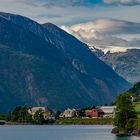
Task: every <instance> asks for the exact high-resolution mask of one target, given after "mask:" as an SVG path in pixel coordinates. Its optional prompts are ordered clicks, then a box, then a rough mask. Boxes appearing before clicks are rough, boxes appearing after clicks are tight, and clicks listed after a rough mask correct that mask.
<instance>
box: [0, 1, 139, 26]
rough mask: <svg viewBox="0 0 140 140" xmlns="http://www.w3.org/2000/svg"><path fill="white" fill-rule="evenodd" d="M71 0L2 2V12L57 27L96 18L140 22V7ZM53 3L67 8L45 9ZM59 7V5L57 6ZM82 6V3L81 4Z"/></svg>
mask: <svg viewBox="0 0 140 140" xmlns="http://www.w3.org/2000/svg"><path fill="white" fill-rule="evenodd" d="M69 1H70V0H59V1H58V2H57V1H56V0H0V11H3V12H10V13H15V14H20V15H23V16H27V17H30V18H32V19H33V20H36V21H38V22H40V23H45V22H52V23H54V24H57V25H62V24H64V25H72V24H76V23H80V22H87V21H91V20H93V19H96V18H112V17H113V18H116V19H124V20H128V21H134V22H140V18H139V17H140V12H139V11H140V6H131V7H130V6H103V5H96V6H90V7H88V6H80V4H79V6H72V5H69V4H67V3H68V2H69ZM51 2H52V3H53V2H57V3H59V2H60V3H62V4H63V3H65V5H67V7H66V6H54V7H53V8H49V7H45V6H44V5H45V4H50V3H51ZM81 2H82V1H81ZM56 5H58V4H56ZM81 5H82V3H81Z"/></svg>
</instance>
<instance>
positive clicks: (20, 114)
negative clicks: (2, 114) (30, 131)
mask: <svg viewBox="0 0 140 140" xmlns="http://www.w3.org/2000/svg"><path fill="white" fill-rule="evenodd" d="M6 120H7V121H12V122H22V123H31V122H32V116H31V115H30V114H29V113H28V108H27V107H21V106H19V107H16V108H15V109H14V110H13V111H12V112H9V113H8V115H7V118H6Z"/></svg>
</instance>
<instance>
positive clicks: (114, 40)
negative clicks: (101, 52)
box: [61, 19, 140, 47]
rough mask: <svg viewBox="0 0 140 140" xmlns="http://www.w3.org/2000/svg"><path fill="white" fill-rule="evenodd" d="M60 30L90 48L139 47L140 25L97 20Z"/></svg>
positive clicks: (112, 20) (119, 21) (63, 27)
mask: <svg viewBox="0 0 140 140" xmlns="http://www.w3.org/2000/svg"><path fill="white" fill-rule="evenodd" d="M61 28H62V29H64V30H65V31H67V32H68V33H70V34H72V35H74V36H75V37H77V38H78V39H80V40H81V41H83V42H85V43H86V44H88V45H90V46H94V45H96V46H122V47H132V46H133V47H140V23H134V22H127V21H123V20H114V19H98V20H95V21H93V22H88V23H82V24H78V25H74V26H62V27H61Z"/></svg>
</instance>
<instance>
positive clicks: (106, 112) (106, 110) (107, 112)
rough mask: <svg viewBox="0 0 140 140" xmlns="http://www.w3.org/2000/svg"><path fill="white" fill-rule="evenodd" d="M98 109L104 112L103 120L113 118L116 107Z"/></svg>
mask: <svg viewBox="0 0 140 140" xmlns="http://www.w3.org/2000/svg"><path fill="white" fill-rule="evenodd" d="M100 109H101V110H102V111H103V112H104V116H103V117H105V118H113V117H114V115H115V111H116V106H101V107H100Z"/></svg>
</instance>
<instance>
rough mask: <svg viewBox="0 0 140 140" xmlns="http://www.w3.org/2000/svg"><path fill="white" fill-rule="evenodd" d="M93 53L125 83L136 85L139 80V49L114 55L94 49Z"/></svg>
mask: <svg viewBox="0 0 140 140" xmlns="http://www.w3.org/2000/svg"><path fill="white" fill-rule="evenodd" d="M94 53H95V54H96V56H97V57H99V58H100V59H101V60H103V61H104V62H105V63H106V64H108V65H109V66H111V67H112V68H113V69H114V70H115V71H116V72H117V73H118V74H119V75H120V76H122V77H123V78H124V79H126V80H127V81H129V82H131V83H137V82H138V81H139V80H140V49H130V50H126V51H124V52H114V53H111V52H107V53H103V52H102V50H99V49H96V50H94Z"/></svg>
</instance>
